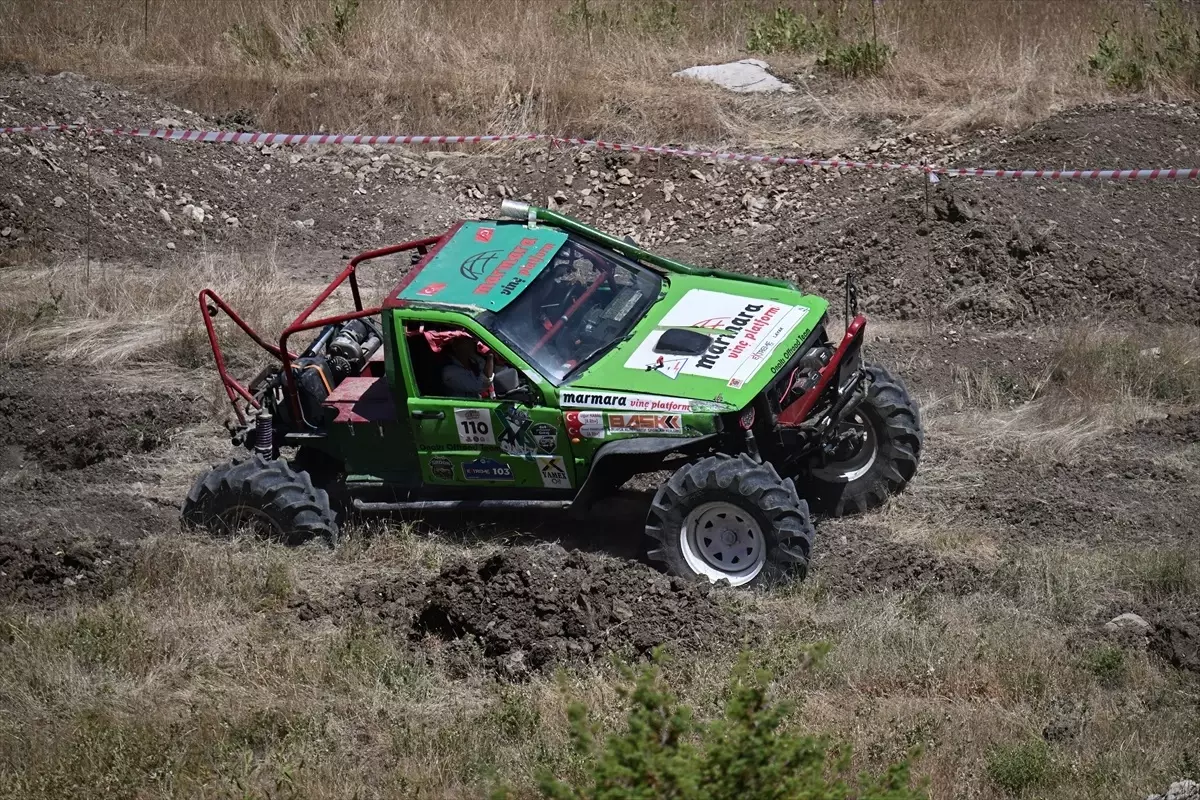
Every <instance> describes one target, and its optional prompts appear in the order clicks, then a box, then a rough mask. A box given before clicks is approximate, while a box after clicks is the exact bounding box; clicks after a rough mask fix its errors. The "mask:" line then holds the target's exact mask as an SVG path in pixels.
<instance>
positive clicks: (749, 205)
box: [742, 192, 767, 213]
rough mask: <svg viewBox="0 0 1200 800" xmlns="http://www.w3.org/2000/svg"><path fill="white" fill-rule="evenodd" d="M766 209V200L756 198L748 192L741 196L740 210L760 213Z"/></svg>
mask: <svg viewBox="0 0 1200 800" xmlns="http://www.w3.org/2000/svg"><path fill="white" fill-rule="evenodd" d="M766 207H767V198H765V197H758V196H757V195H753V194H751V193H750V192H746V193H745V194H744V195H742V208H744V209H746V210H747V211H750V212H752V213H753V212H755V211H762V210H763V209H764V208H766Z"/></svg>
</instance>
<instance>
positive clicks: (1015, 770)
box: [987, 739, 1050, 797]
mask: <svg viewBox="0 0 1200 800" xmlns="http://www.w3.org/2000/svg"><path fill="white" fill-rule="evenodd" d="M1049 772H1050V748H1049V747H1048V746H1047V745H1046V743H1045V742H1043V741H1042V740H1041V739H1030V740H1029V741H1026V742H1017V743H1016V744H1010V745H1000V746H998V747H994V748H992V750H991V751H990V752H989V753H988V756H987V776H988V778H990V779H991V781H992V783H994V784H996V785H997V786H999V787H1000V788H1001V789H1003V790H1004V791H1006V792H1008V793H1009V794H1011V795H1013V796H1014V797H1019V796H1020V795H1022V794H1024V793H1025V791H1026V790H1027V789H1030V788H1032V787H1034V786H1037V785H1039V784H1041V783H1042V782H1043V781H1045V780H1046V776H1047V775H1048V774H1049Z"/></svg>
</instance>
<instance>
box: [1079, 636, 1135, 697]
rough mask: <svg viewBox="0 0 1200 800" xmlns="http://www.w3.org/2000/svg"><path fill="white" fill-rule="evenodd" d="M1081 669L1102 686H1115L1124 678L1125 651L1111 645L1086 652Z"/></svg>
mask: <svg viewBox="0 0 1200 800" xmlns="http://www.w3.org/2000/svg"><path fill="white" fill-rule="evenodd" d="M1083 668H1084V669H1086V670H1087V671H1088V672H1090V673H1092V674H1093V675H1095V676H1096V677H1097V678H1099V679H1100V683H1101V684H1103V685H1104V686H1110V687H1111V686H1117V685H1119V684H1120V683H1121V679H1122V678H1124V677H1125V651H1124V650H1122V649H1121V648H1119V647H1113V646H1112V645H1104V646H1102V647H1096V648H1093V649H1091V650H1088V651H1087V652H1086V653H1084V654H1083Z"/></svg>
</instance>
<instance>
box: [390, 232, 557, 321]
mask: <svg viewBox="0 0 1200 800" xmlns="http://www.w3.org/2000/svg"><path fill="white" fill-rule="evenodd" d="M566 240H567V235H566V234H565V233H563V232H562V231H557V230H554V229H553V228H534V229H530V228H526V227H525V226H523V225H520V224H516V223H511V222H510V223H503V222H490V221H483V222H464V223H463V224H462V225H461V226H460V227H459V229H458V231H457V232H456V233H455V234H454V235H453V236H452V237H451V238H450V239H449V241H446V242H445V243H443V244H442V245H441V247H440V248H438V251H437V253H436V254H435V255H434V257H433V258H431V259H430V260H429V262H428V263H427V264H426V265H425V266H424V267H423V268H422V269H421V272H420V274H419V275H417V277H416V279H415V280H413V281H412V283H410V284H409V285H408V286H406V287H404V289H403V290H402V291H401V292H400V294H399V297H400V299H401V300H404V301H405V302H407V303H425V302H435V303H438V304H445V305H450V306H464V307H474V308H482V309H486V310H488V311H499V310H500V309H502V308H504V307H505V306H506V305H508V304H509V303H510V302H511V301H512V300H513V298H515V297H516V296H517V295H518V294H520V293H521V291H522V290H523V289H524V288H525V287H527V286H528V285H529V284H530V283H531V282H532V281H533V279H534V278H536V277H537V276H538V275H539V274H541V272H542V270H544V269H545V268H546V264H548V263H549V261H550V259H551V258H552V257H553V256H554V254H555V253H556V252H558V248H560V247H562V244H563V242H565V241H566Z"/></svg>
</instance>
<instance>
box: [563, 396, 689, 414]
mask: <svg viewBox="0 0 1200 800" xmlns="http://www.w3.org/2000/svg"><path fill="white" fill-rule="evenodd" d="M559 401H560V402H561V403H562V405H563V406H570V407H574V408H611V409H615V410H617V411H667V412H676V413H681V412H684V411H691V410H692V402H693V401H692V400H688V399H687V398H684V397H660V396H659V395H656V394H624V393H607V394H593V393H591V392H583V391H578V392H577V391H565V392H560V393H559Z"/></svg>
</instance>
